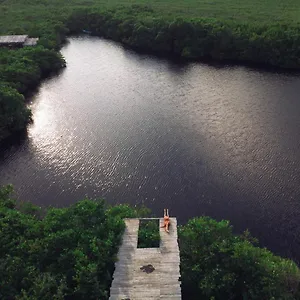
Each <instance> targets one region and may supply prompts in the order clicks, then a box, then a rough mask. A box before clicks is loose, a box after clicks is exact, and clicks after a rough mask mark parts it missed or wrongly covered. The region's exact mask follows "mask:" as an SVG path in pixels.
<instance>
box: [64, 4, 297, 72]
mask: <svg viewBox="0 0 300 300" xmlns="http://www.w3.org/2000/svg"><path fill="white" fill-rule="evenodd" d="M67 27H68V28H69V29H70V31H71V33H79V32H81V30H82V29H88V30H90V31H91V32H92V34H95V35H100V36H104V37H107V38H111V39H113V40H116V41H120V42H122V43H124V44H127V45H129V46H130V47H134V48H138V49H142V50H147V51H153V52H160V53H169V54H173V55H176V56H180V57H185V58H192V59H200V58H202V59H203V58H207V59H214V60H234V61H246V62H253V63H262V64H268V65H273V66H279V67H284V68H299V67H300V47H299V46H300V34H299V27H297V26H291V25H289V26H287V25H283V24H268V25H263V24H250V23H235V22H232V21H231V22H229V21H218V20H213V19H204V18H202V19H200V18H198V19H188V18H185V19H182V18H177V19H172V20H169V19H165V18H164V17H161V16H156V15H154V12H153V10H152V9H151V8H150V7H140V6H133V7H129V8H123V9H111V10H109V11H102V12H88V11H83V10H81V11H78V12H76V13H74V14H73V15H72V16H71V18H69V20H68V22H67Z"/></svg>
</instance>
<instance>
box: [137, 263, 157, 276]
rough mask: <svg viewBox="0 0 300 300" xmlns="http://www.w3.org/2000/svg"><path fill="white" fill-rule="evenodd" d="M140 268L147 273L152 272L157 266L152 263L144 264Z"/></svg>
mask: <svg viewBox="0 0 300 300" xmlns="http://www.w3.org/2000/svg"><path fill="white" fill-rule="evenodd" d="M140 269H141V270H142V271H143V272H146V273H147V274H149V273H152V272H153V271H154V270H155V268H154V267H153V266H152V265H146V266H142V267H140Z"/></svg>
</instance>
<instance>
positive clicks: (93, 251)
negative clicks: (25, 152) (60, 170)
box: [0, 187, 143, 300]
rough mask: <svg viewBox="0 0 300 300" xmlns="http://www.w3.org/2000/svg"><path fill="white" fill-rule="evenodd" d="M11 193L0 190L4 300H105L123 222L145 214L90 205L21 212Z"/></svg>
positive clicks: (0, 265)
mask: <svg viewBox="0 0 300 300" xmlns="http://www.w3.org/2000/svg"><path fill="white" fill-rule="evenodd" d="M10 193H11V187H6V188H3V189H2V190H0V286H1V289H0V299H3V300H4V299H37V300H40V299H43V300H47V299H49V300H50V299H51V300H52V299H107V296H108V290H109V287H110V283H111V276H112V272H113V270H114V262H115V259H116V253H117V251H118V246H119V243H120V238H121V235H122V233H123V229H124V222H123V220H122V218H123V217H137V215H140V214H141V213H142V212H143V211H142V212H141V211H138V210H135V209H132V208H130V207H129V206H127V205H120V206H116V207H112V208H105V206H104V203H103V202H102V201H91V200H83V201H80V202H78V203H76V204H75V205H73V206H71V207H69V208H61V209H57V208H51V209H48V210H47V211H46V212H45V213H42V212H41V211H40V210H39V209H38V208H36V207H35V206H33V205H31V204H25V205H22V206H21V208H20V210H17V209H16V206H15V205H16V204H15V202H14V201H13V200H11V199H10ZM43 214H44V216H42V215H43Z"/></svg>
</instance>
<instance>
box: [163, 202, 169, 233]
mask: <svg viewBox="0 0 300 300" xmlns="http://www.w3.org/2000/svg"><path fill="white" fill-rule="evenodd" d="M169 226H170V216H169V209H167V208H165V209H164V225H163V226H161V227H162V228H165V231H166V232H167V233H169Z"/></svg>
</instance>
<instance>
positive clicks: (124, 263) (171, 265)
mask: <svg viewBox="0 0 300 300" xmlns="http://www.w3.org/2000/svg"><path fill="white" fill-rule="evenodd" d="M139 220H140V219H126V220H125V223H126V229H125V232H124V235H123V241H122V245H121V247H120V249H119V253H118V261H117V262H116V265H115V266H116V269H115V272H114V275H113V282H112V286H111V289H110V298H109V299H110V300H158V299H164V300H181V287H180V281H179V278H180V256H179V248H178V242H177V220H176V218H170V220H171V226H170V228H169V229H170V233H166V232H165V231H164V229H163V228H159V230H160V247H159V248H137V241H138V230H139ZM157 220H158V219H157ZM159 220H160V226H162V225H163V223H164V220H163V218H161V219H159Z"/></svg>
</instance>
